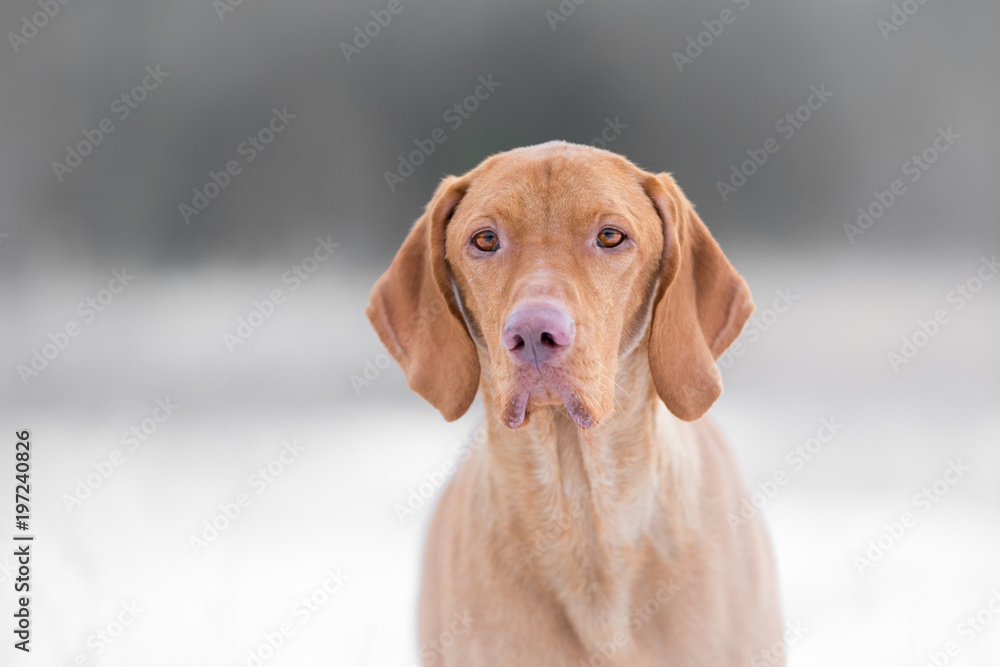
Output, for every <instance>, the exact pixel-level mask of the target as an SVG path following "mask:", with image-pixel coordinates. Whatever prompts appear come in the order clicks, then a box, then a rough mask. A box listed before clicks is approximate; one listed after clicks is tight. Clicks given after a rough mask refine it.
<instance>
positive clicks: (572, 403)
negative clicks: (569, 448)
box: [498, 365, 599, 429]
mask: <svg viewBox="0 0 1000 667" xmlns="http://www.w3.org/2000/svg"><path fill="white" fill-rule="evenodd" d="M499 402H501V403H502V405H500V406H498V407H499V413H500V416H501V419H502V420H503V423H504V424H505V425H506V426H507V427H508V428H510V429H517V428H520V427H521V426H523V425H524V422H525V421H526V420H527V419H528V417H530V416H531V413H532V412H533V411H534V410H537V409H539V408H542V407H545V406H549V405H560V404H561V405H562V406H563V407H565V409H566V411H567V413H568V414H569V416H570V418H571V419H572V420H573V421H574V422H575V423H576V425H577V426H579V427H580V428H583V429H591V428H594V427H595V426H597V424H598V423H599V420H598V419H597V417H596V406H592V405H589V403H588V401H587V400H586V399H585V398H584V397H583V396H582V394H581V392H580V391H579V390H578V389H577V388H576V387H575V386H574V383H573V382H572V381H571V380H570V378H569V377H568V375H567V373H566V371H565V369H563V368H562V367H561V366H550V365H543V366H542V367H541V368H540V369H535V368H523V367H522V368H518V369H517V371H516V372H515V374H514V377H513V381H512V382H511V387H510V391H509V392H508V395H507V396H506V397H500V398H499Z"/></svg>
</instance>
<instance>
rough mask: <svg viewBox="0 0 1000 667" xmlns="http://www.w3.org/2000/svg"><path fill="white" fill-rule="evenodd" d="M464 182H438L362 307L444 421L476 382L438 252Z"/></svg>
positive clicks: (467, 400)
mask: <svg viewBox="0 0 1000 667" xmlns="http://www.w3.org/2000/svg"><path fill="white" fill-rule="evenodd" d="M466 188H467V183H466V182H465V181H463V180H462V179H459V178H456V177H454V176H449V177H447V178H446V179H445V180H444V181H443V182H442V183H441V185H440V186H439V187H438V189H437V192H436V193H435V194H434V198H433V199H431V201H430V203H429V204H428V205H427V209H426V211H425V212H424V214H423V216H421V218H420V219H419V220H417V222H416V224H415V225H414V226H413V229H411V230H410V234H409V236H407V237H406V240H405V241H403V245H402V247H401V248H400V249H399V252H398V253H396V257H395V259H393V260H392V264H391V265H390V266H389V268H388V269H387V270H386V272H385V273H384V274H382V277H381V278H379V279H378V282H376V283H375V287H373V288H372V293H371V297H370V299H369V302H368V307H367V308H366V309H365V314H366V315H368V319H369V321H370V322H371V323H372V326H373V327H375V331H377V332H378V335H379V338H381V339H382V344H383V345H385V347H386V349H387V350H388V351H389V353H390V354H392V356H393V357H394V358H395V359H396V361H397V362H399V365H400V366H401V367H402V368H403V372H404V373H405V374H406V382H407V384H409V385H410V389H412V390H413V391H415V392H417V393H418V394H420V395H421V396H423V397H424V398H425V399H427V401H428V402H429V403H430V404H431V405H433V406H434V407H435V408H437V409H438V410H439V411H440V412H441V414H442V415H444V418H445V419H447V420H448V421H454V420H455V419H458V418H459V417H461V416H462V415H463V414H465V412H466V410H468V409H469V406H470V405H472V401H473V399H475V397H476V392H477V390H478V388H479V357H478V355H477V353H476V346H475V344H474V343H473V342H472V339H471V338H470V336H469V332H468V331H467V330H466V328H465V324H464V321H463V319H462V314H461V311H460V310H459V307H458V304H457V303H456V301H455V296H454V294H453V290H452V286H451V276H450V273H449V269H448V266H447V264H446V262H445V256H444V243H445V230H446V229H447V226H448V222H449V221H450V220H451V217H452V215H453V214H454V212H455V209H456V207H457V206H458V204H459V202H460V201H461V200H462V196H463V195H464V194H465V190H466Z"/></svg>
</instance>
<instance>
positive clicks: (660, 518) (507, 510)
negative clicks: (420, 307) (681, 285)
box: [479, 346, 698, 648]
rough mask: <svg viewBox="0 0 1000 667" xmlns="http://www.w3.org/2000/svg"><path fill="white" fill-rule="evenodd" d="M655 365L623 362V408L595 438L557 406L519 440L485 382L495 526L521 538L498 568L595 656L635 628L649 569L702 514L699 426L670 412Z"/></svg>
mask: <svg viewBox="0 0 1000 667" xmlns="http://www.w3.org/2000/svg"><path fill="white" fill-rule="evenodd" d="M647 363H648V362H647V360H646V356H645V349H644V347H643V346H640V347H639V348H638V349H636V350H635V351H633V352H632V353H631V354H629V355H628V356H627V357H626V358H625V359H622V360H621V362H620V367H619V371H618V373H617V377H616V378H615V380H616V384H617V390H616V395H615V410H614V412H613V414H611V415H609V416H608V418H606V419H605V420H604V422H603V423H602V424H601V425H599V426H597V427H596V428H594V429H591V430H583V429H581V428H579V427H578V426H577V425H576V424H575V423H574V422H573V420H572V419H571V418H570V416H569V414H568V413H567V412H566V410H565V408H564V407H562V406H558V407H556V406H551V407H545V408H543V409H540V410H537V411H535V412H534V413H532V414H531V415H530V419H529V420H528V421H527V423H526V424H525V425H524V426H522V427H521V428H519V429H517V430H514V431H512V430H510V429H508V428H507V427H506V426H504V425H502V424H501V422H500V420H499V418H498V416H497V415H496V414H495V409H494V403H493V400H494V395H493V387H492V386H491V385H490V383H489V381H488V380H484V381H483V384H482V391H483V400H484V405H485V406H486V425H487V428H488V431H489V442H488V446H487V448H486V460H485V461H484V463H485V465H483V466H481V467H480V469H479V471H480V474H481V475H482V476H483V478H484V479H482V480H481V481H482V482H484V485H483V486H484V495H483V498H484V500H483V502H485V503H488V504H489V510H490V511H489V512H488V513H487V514H486V516H490V517H493V519H492V522H493V523H492V526H491V528H492V529H493V530H497V531H503V532H504V533H505V534H506V535H508V536H512V537H513V539H509V540H507V541H498V542H497V543H500V544H508V545H509V546H507V547H505V548H506V549H507V550H508V551H507V552H506V553H499V554H497V558H498V563H499V566H500V567H503V568H504V569H506V570H508V571H509V572H510V573H511V576H515V577H528V578H530V579H532V580H533V581H532V583H533V584H534V586H533V588H535V589H537V590H539V591H544V593H542V594H543V595H551V596H553V597H554V600H553V602H554V603H556V604H559V605H560V606H562V607H563V609H564V610H565V613H566V615H567V618H568V619H569V620H570V622H571V623H572V624H573V625H574V627H575V628H576V631H577V634H578V635H579V637H580V639H581V641H582V642H584V644H585V645H588V648H590V647H591V646H590V645H591V644H592V642H594V641H600V640H603V639H605V638H606V637H608V636H610V635H611V634H613V633H614V632H616V631H620V630H623V629H624V627H625V625H626V624H627V616H628V609H629V603H630V601H631V594H632V592H633V587H634V585H635V584H636V582H637V580H638V579H639V578H640V576H641V574H642V569H643V568H644V567H645V566H648V565H649V564H650V563H649V559H650V558H654V559H660V560H667V559H670V558H671V552H672V551H673V550H674V549H676V548H677V542H676V537H677V535H678V533H679V532H680V531H681V530H682V528H683V526H685V525H688V523H689V521H690V520H691V512H692V511H694V502H693V498H694V496H695V491H696V489H695V487H696V485H697V479H698V474H697V452H693V451H691V446H690V445H691V443H692V441H693V439H692V438H691V437H690V432H689V431H686V430H685V429H689V428H690V425H687V424H684V423H683V422H680V421H679V420H677V419H676V418H674V417H673V416H672V415H670V414H669V412H667V410H666V408H665V407H664V406H663V404H662V403H661V402H660V400H659V398H658V397H657V395H656V392H655V389H654V388H653V385H652V379H651V378H650V375H649V371H648V366H647ZM484 375H485V374H484Z"/></svg>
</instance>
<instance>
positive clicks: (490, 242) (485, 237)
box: [472, 229, 500, 252]
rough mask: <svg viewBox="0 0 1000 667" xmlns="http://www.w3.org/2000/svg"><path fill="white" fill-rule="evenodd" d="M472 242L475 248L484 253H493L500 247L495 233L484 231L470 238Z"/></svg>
mask: <svg viewBox="0 0 1000 667" xmlns="http://www.w3.org/2000/svg"><path fill="white" fill-rule="evenodd" d="M472 242H473V243H474V244H475V246H476V247H477V248H479V249H480V250H483V251H485V252H493V251H494V250H496V249H497V246H499V245H500V239H499V238H497V234H496V232H494V231H492V230H489V229H485V230H483V231H481V232H479V233H478V234H476V235H475V236H473V237H472Z"/></svg>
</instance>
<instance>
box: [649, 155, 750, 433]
mask: <svg viewBox="0 0 1000 667" xmlns="http://www.w3.org/2000/svg"><path fill="white" fill-rule="evenodd" d="M644 186H645V190H646V193H647V194H648V196H649V198H650V199H651V200H652V201H653V206H654V207H655V208H656V212H657V213H658V214H659V216H660V219H661V220H662V222H663V268H662V275H661V278H660V287H659V291H658V292H657V301H656V306H655V308H654V310H653V320H652V324H651V325H650V326H651V331H650V337H649V368H650V372H651V374H652V376H653V385H654V386H655V387H656V393H657V394H659V396H660V398H661V399H662V400H663V402H664V403H665V404H666V406H667V408H669V409H670V412H672V413H673V414H674V415H676V416H677V417H679V418H680V419H683V420H685V421H694V420H696V419H698V418H699V417H701V416H702V415H703V414H705V412H707V411H708V409H709V408H710V407H712V404H713V403H715V401H716V399H717V398H719V395H720V394H722V375H721V374H720V373H719V369H718V368H717V367H716V365H715V360H716V359H718V358H719V356H720V355H721V354H722V353H723V352H725V350H726V348H728V347H729V346H730V345H731V344H732V342H733V341H734V340H736V337H737V336H738V335H739V334H740V332H741V331H742V330H743V325H744V324H746V321H747V318H749V317H750V314H751V313H752V312H753V309H754V305H753V300H752V299H751V298H750V288H749V287H747V284H746V281H745V280H743V277H742V276H740V274H739V273H737V272H736V269H734V268H733V265H732V264H730V263H729V260H728V259H726V256H725V255H724V254H723V253H722V249H721V248H720V247H719V244H718V243H716V241H715V239H714V238H712V235H711V233H709V231H708V227H706V226H705V223H703V222H702V221H701V218H699V217H698V214H697V213H695V210H694V206H693V205H692V204H691V202H690V201H688V199H687V197H685V196H684V193H683V192H681V189H680V188H679V187H678V186H677V183H675V182H674V179H673V177H672V176H671V175H670V174H656V175H654V174H650V175H649V176H648V177H647V178H646V181H645V184H644Z"/></svg>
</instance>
